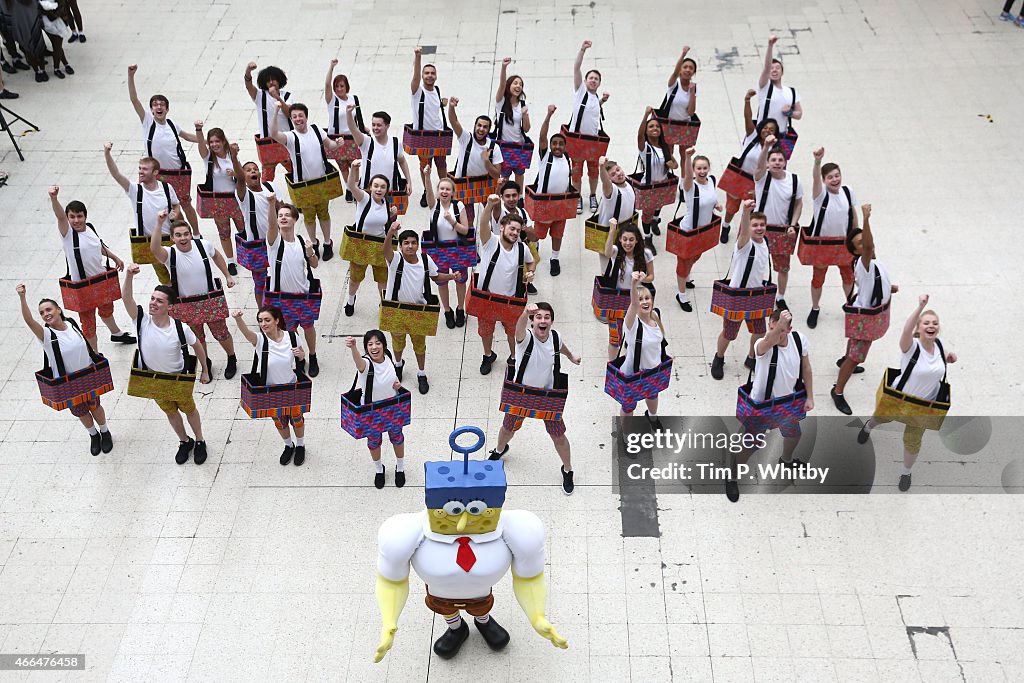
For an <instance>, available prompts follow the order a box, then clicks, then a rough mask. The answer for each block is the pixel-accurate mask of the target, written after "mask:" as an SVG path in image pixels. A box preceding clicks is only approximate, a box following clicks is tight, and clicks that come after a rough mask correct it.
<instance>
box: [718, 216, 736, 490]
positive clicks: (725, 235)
mask: <svg viewBox="0 0 1024 683" xmlns="http://www.w3.org/2000/svg"><path fill="white" fill-rule="evenodd" d="M731 229H732V226H731V225H723V226H722V236H721V237H719V238H718V241H719V242H721V243H722V244H729V230H731ZM726 486H728V484H726ZM739 496H740V494H739V489H737V490H736V497H737V498H739ZM729 500H732V498H730V499H729Z"/></svg>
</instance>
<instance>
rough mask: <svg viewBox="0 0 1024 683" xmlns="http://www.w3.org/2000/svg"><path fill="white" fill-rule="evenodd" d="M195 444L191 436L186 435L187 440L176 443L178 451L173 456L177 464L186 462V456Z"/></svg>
mask: <svg viewBox="0 0 1024 683" xmlns="http://www.w3.org/2000/svg"><path fill="white" fill-rule="evenodd" d="M195 445H196V442H195V441H194V440H193V439H192V437H191V436H190V437H188V441H182V442H181V443H180V444H179V445H178V452H177V454H176V455H175V456H174V462H176V463H178V464H179V465H184V464H185V463H187V462H188V456H189V454H190V453H192V449H193V448H194V447H195Z"/></svg>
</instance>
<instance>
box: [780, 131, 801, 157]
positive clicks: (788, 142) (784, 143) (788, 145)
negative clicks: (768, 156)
mask: <svg viewBox="0 0 1024 683" xmlns="http://www.w3.org/2000/svg"><path fill="white" fill-rule="evenodd" d="M798 137H800V136H799V135H797V132H796V129H795V128H793V124H792V123H790V124H789V130H787V131H786V132H785V133H783V134H782V135H781V136H779V141H778V143H777V144H778V145H779V147H781V148H782V153H783V154H784V155H786V159H789V158H790V157H791V156H793V148H794V147H796V139H797V138H798Z"/></svg>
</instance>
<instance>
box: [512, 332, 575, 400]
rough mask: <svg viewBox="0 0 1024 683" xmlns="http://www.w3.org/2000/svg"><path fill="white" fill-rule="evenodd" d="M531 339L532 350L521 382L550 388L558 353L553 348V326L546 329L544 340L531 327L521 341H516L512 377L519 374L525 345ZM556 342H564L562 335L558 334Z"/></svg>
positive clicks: (552, 383)
mask: <svg viewBox="0 0 1024 683" xmlns="http://www.w3.org/2000/svg"><path fill="white" fill-rule="evenodd" d="M531 339H533V351H532V352H531V353H530V362H529V363H527V364H526V371H525V372H524V373H523V380H522V382H521V384H525V385H526V386H528V387H537V388H538V389H552V388H554V386H555V354H556V353H558V349H556V348H555V335H554V329H553V328H550V329H548V338H547V340H546V341H541V340H540V338H539V337H537V336H536V335H535V334H534V332H533V330H532V329H527V330H526V336H525V337H523V341H517V342H516V372H515V375H513V378H515V377H518V376H519V368H520V366H521V364H522V362H523V354H525V353H526V347H527V346H529V345H530V340H531ZM558 342H559V344H565V339H564V338H563V337H562V335H558Z"/></svg>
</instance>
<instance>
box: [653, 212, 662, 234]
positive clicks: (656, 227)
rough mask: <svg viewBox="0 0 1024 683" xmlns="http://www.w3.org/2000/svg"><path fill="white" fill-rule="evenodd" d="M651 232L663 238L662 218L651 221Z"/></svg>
mask: <svg viewBox="0 0 1024 683" xmlns="http://www.w3.org/2000/svg"><path fill="white" fill-rule="evenodd" d="M651 232H653V233H654V234H655V236H659V237H660V236H661V218H660V217H659V216H655V217H654V218H652V219H651Z"/></svg>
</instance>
